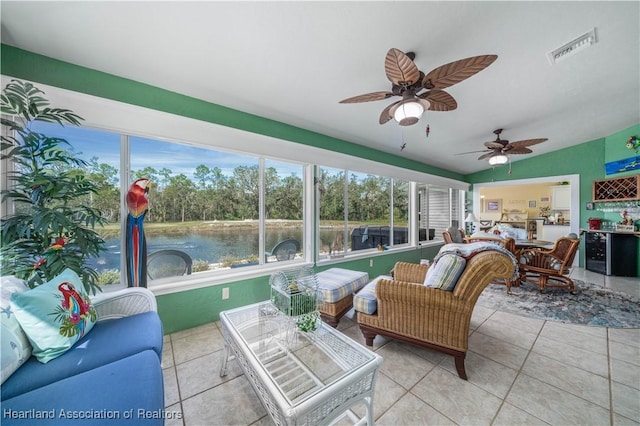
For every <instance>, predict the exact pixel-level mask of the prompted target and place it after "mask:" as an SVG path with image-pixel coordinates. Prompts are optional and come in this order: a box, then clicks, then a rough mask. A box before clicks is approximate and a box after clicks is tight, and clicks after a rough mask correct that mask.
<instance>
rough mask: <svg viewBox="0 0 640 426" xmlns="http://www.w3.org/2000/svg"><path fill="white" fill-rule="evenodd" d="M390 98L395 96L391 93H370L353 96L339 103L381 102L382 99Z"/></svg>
mask: <svg viewBox="0 0 640 426" xmlns="http://www.w3.org/2000/svg"><path fill="white" fill-rule="evenodd" d="M392 96H396V95H394V94H393V93H391V92H372V93H366V94H364V95H358V96H354V97H352V98H347V99H343V100H341V101H340V103H341V104H357V103H360V102H371V101H381V100H383V99H387V98H390V97H392Z"/></svg>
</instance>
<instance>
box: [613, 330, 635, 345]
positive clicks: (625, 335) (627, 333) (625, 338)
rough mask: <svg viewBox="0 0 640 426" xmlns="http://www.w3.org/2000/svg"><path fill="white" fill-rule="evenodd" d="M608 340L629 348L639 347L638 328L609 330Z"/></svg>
mask: <svg viewBox="0 0 640 426" xmlns="http://www.w3.org/2000/svg"><path fill="white" fill-rule="evenodd" d="M609 339H611V340H613V341H615V342H620V343H624V344H625V345H630V346H640V328H610V329H609Z"/></svg>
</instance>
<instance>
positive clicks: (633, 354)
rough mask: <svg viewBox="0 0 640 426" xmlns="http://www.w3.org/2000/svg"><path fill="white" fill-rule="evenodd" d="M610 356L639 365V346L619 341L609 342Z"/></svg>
mask: <svg viewBox="0 0 640 426" xmlns="http://www.w3.org/2000/svg"><path fill="white" fill-rule="evenodd" d="M609 351H610V353H611V358H615V359H619V360H622V361H625V362H628V363H629V364H635V365H638V366H640V347H639V346H635V345H627V344H625V343H619V342H613V341H611V342H609Z"/></svg>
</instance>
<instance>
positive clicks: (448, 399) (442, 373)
mask: <svg viewBox="0 0 640 426" xmlns="http://www.w3.org/2000/svg"><path fill="white" fill-rule="evenodd" d="M411 393H412V394H414V395H416V396H417V397H418V398H420V399H422V400H423V401H425V402H426V403H427V404H429V405H430V406H432V407H433V408H435V409H436V410H437V411H438V412H440V413H442V414H444V415H445V416H446V417H447V418H449V419H451V420H453V421H454V422H455V423H457V424H461V425H488V424H490V423H491V420H492V419H493V418H494V417H495V415H496V414H497V412H498V409H499V408H500V405H501V404H502V399H500V398H498V397H496V396H494V395H492V394H490V393H489V392H486V391H484V390H482V389H480V388H479V387H477V386H476V385H474V384H472V383H469V382H468V381H466V380H462V379H461V378H460V377H458V375H457V374H454V373H451V372H449V371H447V370H445V369H443V368H440V367H436V368H435V369H433V371H431V372H430V373H429V374H427V376H426V377H425V378H424V379H422V380H421V381H420V382H419V383H418V384H417V385H416V386H415V387H414V388H413V389H412V390H411Z"/></svg>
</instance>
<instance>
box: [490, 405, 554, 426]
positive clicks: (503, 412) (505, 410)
mask: <svg viewBox="0 0 640 426" xmlns="http://www.w3.org/2000/svg"><path fill="white" fill-rule="evenodd" d="M548 424H549V423H546V422H543V421H542V420H540V419H539V418H537V417H534V416H532V415H531V414H529V413H527V412H526V411H524V410H521V409H519V408H517V407H514V406H513V405H511V404H508V403H506V402H505V403H504V404H503V405H502V407H501V408H500V412H499V413H498V416H497V417H496V419H495V420H494V421H493V423H491V425H492V426H544V425H548Z"/></svg>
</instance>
